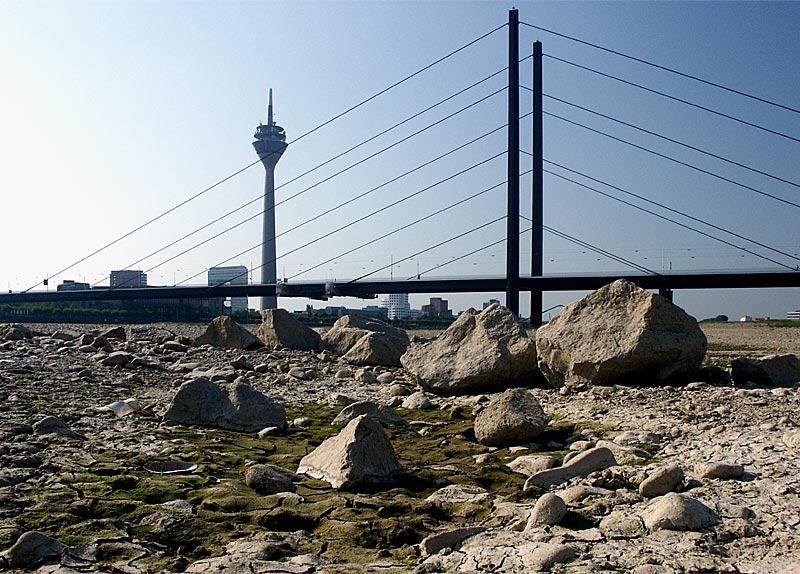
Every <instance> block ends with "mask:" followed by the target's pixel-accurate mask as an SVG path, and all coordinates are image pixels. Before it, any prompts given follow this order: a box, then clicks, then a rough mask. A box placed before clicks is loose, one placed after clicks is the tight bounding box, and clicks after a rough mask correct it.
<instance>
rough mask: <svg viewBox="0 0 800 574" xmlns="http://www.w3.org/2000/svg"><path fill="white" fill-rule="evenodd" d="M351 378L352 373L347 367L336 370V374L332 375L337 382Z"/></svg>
mask: <svg viewBox="0 0 800 574" xmlns="http://www.w3.org/2000/svg"><path fill="white" fill-rule="evenodd" d="M352 376H353V372H352V371H351V370H350V369H348V368H347V367H342V368H341V369H338V370H337V371H336V374H335V375H334V377H335V378H337V379H339V380H344V379H349V378H350V377H352Z"/></svg>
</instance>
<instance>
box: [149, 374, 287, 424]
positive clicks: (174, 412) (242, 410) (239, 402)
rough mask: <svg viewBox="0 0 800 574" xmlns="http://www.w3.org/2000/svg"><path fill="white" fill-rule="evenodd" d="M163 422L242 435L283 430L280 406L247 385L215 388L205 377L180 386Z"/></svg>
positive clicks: (283, 422) (227, 385)
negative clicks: (241, 433)
mask: <svg viewBox="0 0 800 574" xmlns="http://www.w3.org/2000/svg"><path fill="white" fill-rule="evenodd" d="M164 420H170V421H174V422H177V423H181V424H185V425H200V426H209V427H218V428H222V429H228V430H235V431H242V432H256V431H259V430H261V429H264V428H266V427H278V428H280V429H284V430H285V429H286V427H287V423H286V412H285V411H284V409H283V407H282V406H281V405H280V404H279V403H277V402H275V401H273V400H272V399H270V398H269V397H267V396H266V395H263V394H261V393H259V392H258V391H256V390H255V389H253V388H252V387H251V386H250V385H248V384H247V383H244V382H241V381H239V382H234V383H231V384H222V385H219V384H217V383H212V382H211V381H209V380H208V379H205V378H199V379H194V380H192V381H188V382H186V383H184V384H183V385H181V386H180V388H179V389H178V392H177V393H176V394H175V398H174V399H172V404H171V405H170V407H169V409H168V410H167V412H166V413H165V414H164Z"/></svg>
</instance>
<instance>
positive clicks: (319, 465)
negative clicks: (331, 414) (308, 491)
mask: <svg viewBox="0 0 800 574" xmlns="http://www.w3.org/2000/svg"><path fill="white" fill-rule="evenodd" d="M402 471H403V467H402V466H400V462H399V461H398V460H397V455H396V454H395V452H394V448H392V443H391V442H389V438H388V437H387V436H386V433H385V432H384V431H383V427H382V426H381V423H380V421H378V420H377V419H376V418H373V417H371V416H370V415H361V416H360V417H357V418H355V419H353V420H352V421H350V422H349V423H348V424H347V426H346V427H344V428H343V429H342V430H341V431H340V432H339V434H337V435H336V436H333V437H331V438H329V439H326V440H325V441H324V442H323V443H322V444H321V445H319V446H318V447H317V448H316V449H314V450H313V451H312V452H311V453H309V454H307V455H306V456H304V457H303V458H302V459H301V460H300V465H299V466H298V468H297V473H298V474H306V475H308V476H310V477H312V478H317V479H319V480H324V481H326V482H328V483H329V484H330V485H331V486H332V487H333V488H336V489H345V490H346V489H353V488H358V487H362V486H369V485H373V484H381V483H388V482H393V481H394V480H395V478H396V477H397V476H398V475H399V474H400V473H401V472H402Z"/></svg>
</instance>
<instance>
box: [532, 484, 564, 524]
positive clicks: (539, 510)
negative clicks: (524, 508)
mask: <svg viewBox="0 0 800 574" xmlns="http://www.w3.org/2000/svg"><path fill="white" fill-rule="evenodd" d="M566 515H567V505H566V503H565V502H564V501H563V500H562V499H561V498H560V497H559V496H558V495H556V494H553V493H552V492H548V493H547V494H543V495H542V496H540V497H539V500H537V501H536V504H535V505H534V507H533V510H532V511H531V515H530V517H529V518H528V524H527V525H526V526H525V530H531V529H533V528H535V527H537V526H555V525H556V524H558V523H560V522H561V521H562V520H564V517H565V516H566Z"/></svg>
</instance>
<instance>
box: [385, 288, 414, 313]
mask: <svg viewBox="0 0 800 574" xmlns="http://www.w3.org/2000/svg"><path fill="white" fill-rule="evenodd" d="M381 304H382V305H383V306H384V307H386V314H387V317H388V318H389V319H407V318H409V317H410V316H411V305H410V304H409V303H408V293H392V294H391V295H389V296H387V297H386V298H384V299H383V300H382V301H381Z"/></svg>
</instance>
